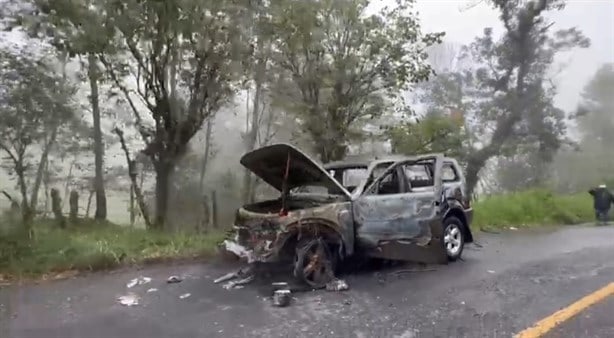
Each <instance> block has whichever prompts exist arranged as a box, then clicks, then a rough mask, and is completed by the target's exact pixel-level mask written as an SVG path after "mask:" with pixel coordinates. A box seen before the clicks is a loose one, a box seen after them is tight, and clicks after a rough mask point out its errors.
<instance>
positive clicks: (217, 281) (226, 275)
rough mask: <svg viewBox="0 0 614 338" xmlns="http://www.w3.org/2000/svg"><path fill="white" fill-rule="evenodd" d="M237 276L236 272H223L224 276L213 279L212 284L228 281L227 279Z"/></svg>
mask: <svg viewBox="0 0 614 338" xmlns="http://www.w3.org/2000/svg"><path fill="white" fill-rule="evenodd" d="M237 277H238V272H229V273H227V274H225V275H224V276H222V277H220V278H218V279H216V280H214V281H213V283H214V284H219V283H221V282H225V281H229V280H231V279H234V278H237Z"/></svg>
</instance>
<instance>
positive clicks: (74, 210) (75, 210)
mask: <svg viewBox="0 0 614 338" xmlns="http://www.w3.org/2000/svg"><path fill="white" fill-rule="evenodd" d="M68 203H69V205H70V213H69V218H70V223H72V224H73V225H74V224H76V223H77V217H78V215H79V193H78V192H77V191H76V190H72V191H71V192H70V200H69V201H68Z"/></svg>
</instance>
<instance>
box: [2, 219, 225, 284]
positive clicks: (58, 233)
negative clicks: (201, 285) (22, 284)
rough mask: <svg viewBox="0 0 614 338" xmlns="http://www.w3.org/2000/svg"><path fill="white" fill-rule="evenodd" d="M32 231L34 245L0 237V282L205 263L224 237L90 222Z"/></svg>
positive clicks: (42, 224)
mask: <svg viewBox="0 0 614 338" xmlns="http://www.w3.org/2000/svg"><path fill="white" fill-rule="evenodd" d="M33 228H34V234H35V237H34V238H33V239H32V240H29V239H27V237H26V235H25V234H23V233H22V232H21V231H10V230H9V231H8V232H6V231H5V233H4V234H3V235H2V236H0V281H1V280H2V279H14V278H37V277H41V276H48V277H50V278H53V277H54V276H55V275H58V274H59V275H62V274H63V273H66V272H77V271H79V272H81V271H97V270H106V269H111V268H116V267H120V266H126V265H139V264H148V263H156V262H163V261H168V260H174V261H176V260H182V259H199V258H206V257H208V256H210V255H212V254H214V253H215V249H216V245H217V244H218V243H219V242H220V241H221V240H222V238H223V235H224V234H223V232H221V231H217V232H211V233H207V234H194V233H190V234H188V233H165V232H160V231H147V230H145V229H137V228H131V227H127V226H118V225H115V224H111V223H105V222H95V221H93V220H91V221H90V220H82V221H81V222H80V223H79V225H78V226H77V227H71V228H67V229H58V228H57V227H56V225H55V223H54V222H51V221H47V222H46V221H39V222H36V223H35V224H34V227H33Z"/></svg>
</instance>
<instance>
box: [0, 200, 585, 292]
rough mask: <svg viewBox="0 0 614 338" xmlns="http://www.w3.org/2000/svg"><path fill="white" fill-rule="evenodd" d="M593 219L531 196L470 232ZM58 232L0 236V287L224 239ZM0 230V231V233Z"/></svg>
mask: <svg viewBox="0 0 614 338" xmlns="http://www.w3.org/2000/svg"><path fill="white" fill-rule="evenodd" d="M593 219H594V215H593V209H592V200H591V197H590V195H588V194H587V193H583V194H575V195H556V194H553V193H551V192H549V191H548V190H539V189H536V190H530V191H524V192H518V193H511V194H504V195H496V196H489V197H486V198H485V199H482V200H480V201H477V202H476V203H474V221H473V227H475V228H476V229H496V228H504V227H510V226H514V227H516V228H526V227H534V226H548V225H560V224H578V223H584V222H590V221H592V220H593ZM83 223H84V224H82V225H79V226H75V227H74V228H71V229H66V230H60V229H57V228H56V227H55V226H54V225H53V224H52V223H49V222H47V223H45V222H38V223H37V224H35V234H36V235H35V238H34V239H33V240H31V241H29V240H27V239H26V238H25V237H24V236H23V234H19V233H14V232H13V233H8V234H7V233H5V234H4V235H3V234H2V233H0V281H1V280H2V279H3V277H4V278H9V279H12V278H37V277H41V276H44V275H48V274H55V273H61V272H66V271H95V270H103V269H110V268H115V267H118V266H123V265H131V264H143V263H150V262H159V261H164V260H174V259H184V258H195V257H206V256H208V255H211V254H213V253H214V252H215V248H216V246H217V244H218V243H219V242H220V241H221V240H222V239H223V237H224V233H222V232H217V233H210V234H181V233H176V234H170V233H163V232H156V231H146V230H143V229H135V228H130V227H122V226H118V225H114V224H108V223H105V224H99V223H93V222H83ZM2 228H3V227H2V224H0V229H2Z"/></svg>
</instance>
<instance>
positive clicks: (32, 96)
mask: <svg viewBox="0 0 614 338" xmlns="http://www.w3.org/2000/svg"><path fill="white" fill-rule="evenodd" d="M0 64H1V65H2V66H1V67H0V82H1V83H3V86H2V88H1V89H0V149H1V150H2V151H3V152H4V153H5V155H6V158H7V160H8V161H7V163H10V165H9V166H10V168H11V171H12V172H13V173H14V174H15V175H16V176H17V185H18V187H19V191H20V193H21V210H22V216H23V223H24V225H25V226H26V229H27V230H30V228H29V227H30V223H31V221H32V219H33V217H34V214H35V212H36V207H37V201H38V192H39V189H40V185H41V183H42V180H43V173H44V170H45V165H46V163H47V159H48V156H49V153H50V151H51V148H52V147H53V146H54V144H55V142H56V140H57V137H58V135H59V134H62V133H63V132H66V130H63V128H70V127H71V124H70V123H71V122H73V121H75V116H76V114H75V111H74V105H73V100H72V95H73V94H74V88H73V87H71V86H70V85H69V84H67V83H66V82H65V80H63V79H62V77H60V76H58V75H56V74H55V72H54V71H53V70H52V69H51V68H50V67H49V66H48V65H47V64H46V63H45V62H44V60H38V59H37V58H36V57H35V56H34V55H31V54H30V53H28V52H27V51H25V50H20V51H19V52H17V53H15V52H12V51H10V50H3V51H0ZM37 149H38V150H39V152H40V157H39V158H38V159H35V156H34V154H33V152H34V151H36V150H37ZM34 167H35V168H34ZM32 170H34V184H33V185H32V188H31V189H28V180H27V175H28V172H31V171H32ZM28 191H30V197H29V198H28Z"/></svg>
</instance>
